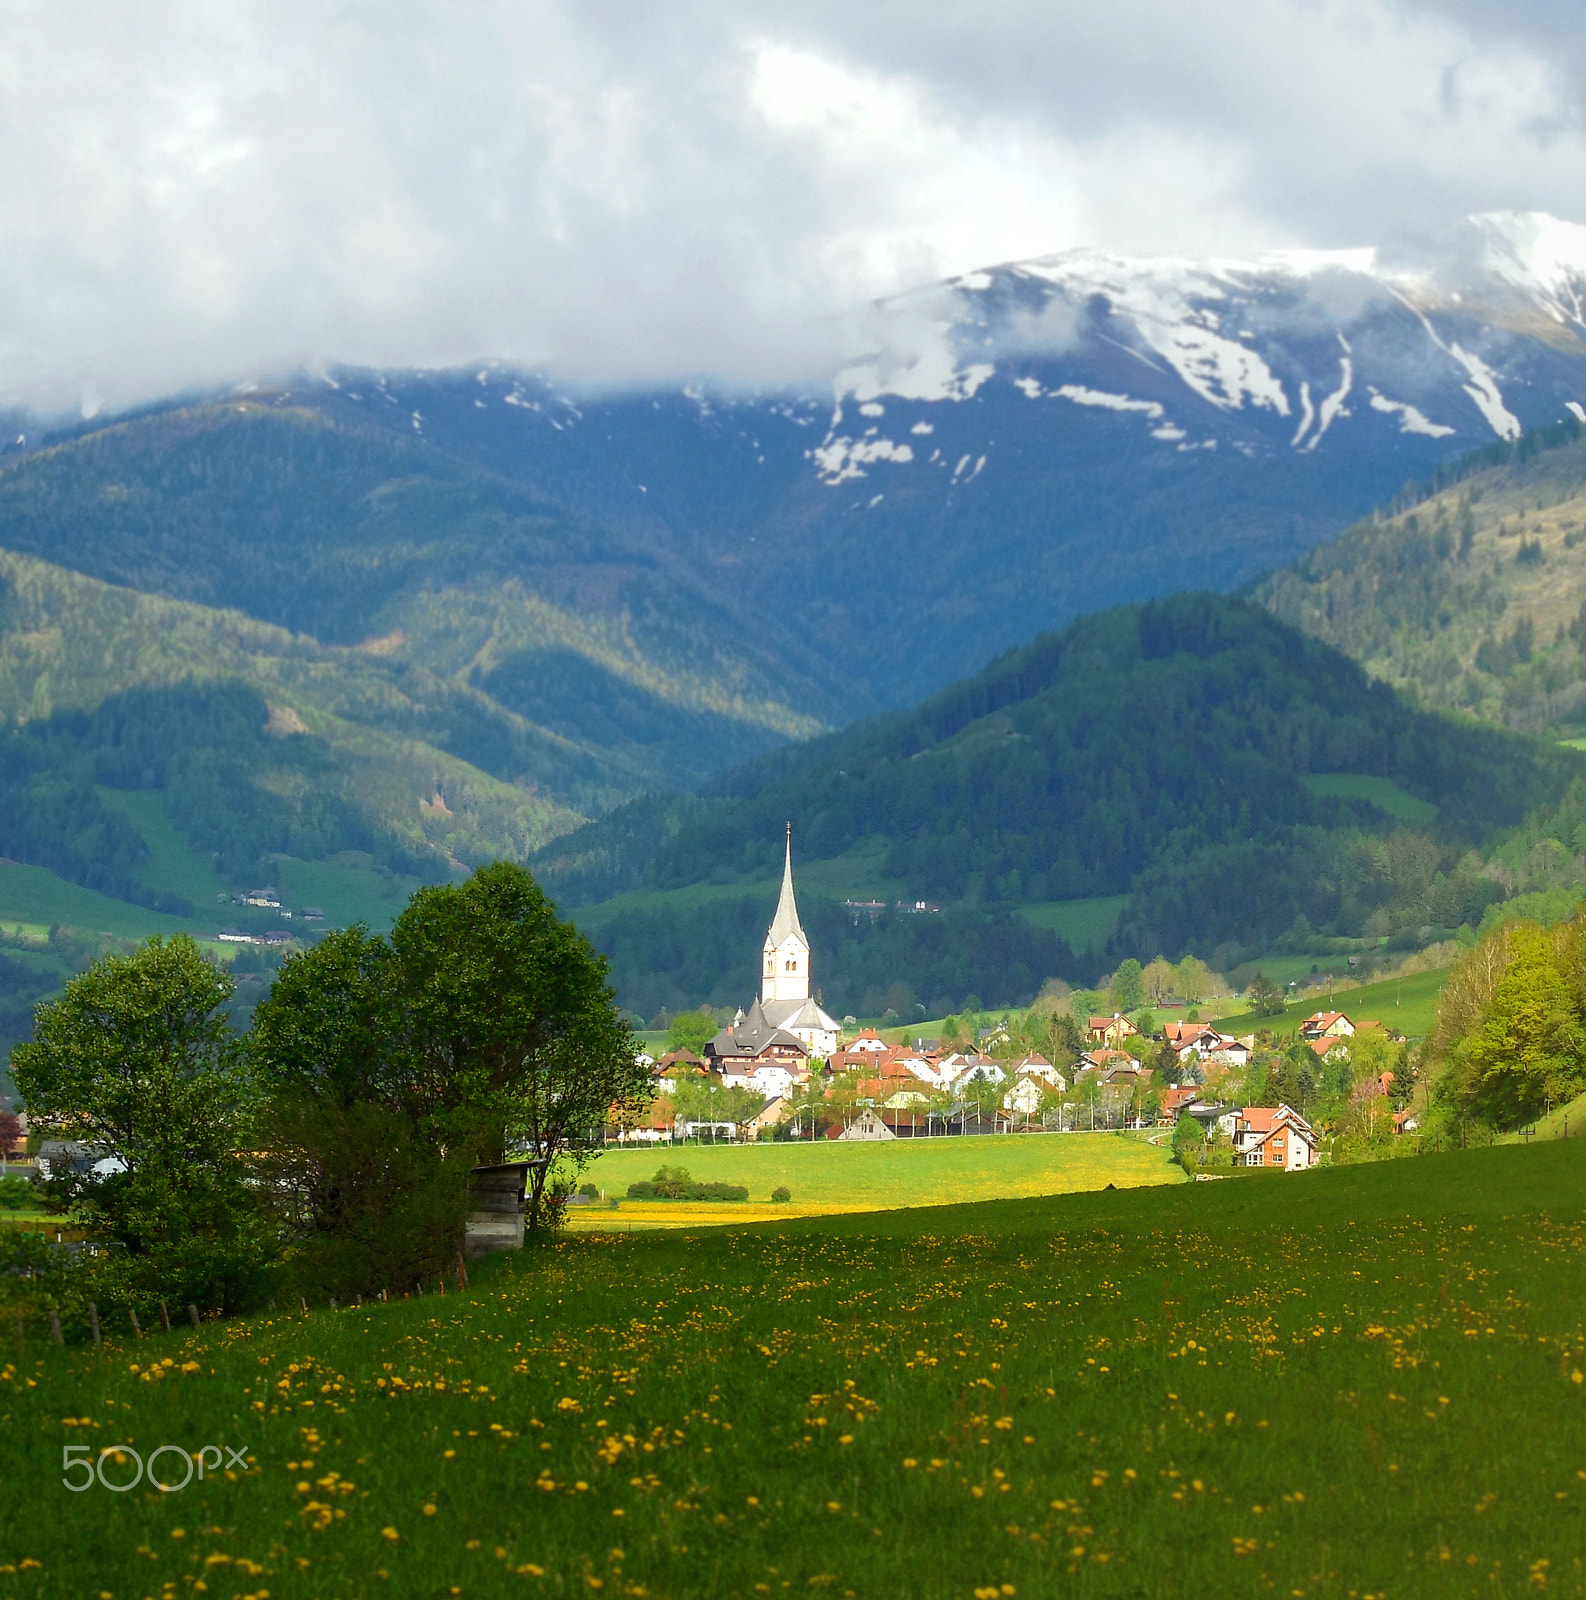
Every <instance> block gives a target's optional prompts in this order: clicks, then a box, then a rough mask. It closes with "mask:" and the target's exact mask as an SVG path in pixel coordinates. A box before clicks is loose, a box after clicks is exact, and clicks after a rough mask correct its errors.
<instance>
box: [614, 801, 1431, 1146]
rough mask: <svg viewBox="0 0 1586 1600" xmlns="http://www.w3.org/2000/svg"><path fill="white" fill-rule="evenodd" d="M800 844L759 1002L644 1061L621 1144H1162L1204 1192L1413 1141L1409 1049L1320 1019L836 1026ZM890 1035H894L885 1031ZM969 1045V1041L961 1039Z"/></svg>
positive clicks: (1038, 1018) (1335, 1018) (767, 945)
mask: <svg viewBox="0 0 1586 1600" xmlns="http://www.w3.org/2000/svg"><path fill="white" fill-rule="evenodd" d="M811 955H812V953H811V950H810V945H809V941H808V939H807V937H806V936H805V933H804V930H803V927H802V925H801V923H800V921H799V915H798V905H797V899H796V895H795V891H794V884H793V862H792V836H791V830H790V831H789V836H788V841H787V850H786V855H785V858H784V865H783V877H782V887H781V894H780V897H779V899H778V903H777V908H776V914H775V916H774V917H773V919H772V922H771V925H770V927H769V929H768V930H767V933H766V937H765V942H764V946H763V948H762V952H761V958H762V959H761V984H760V994H759V997H758V998H757V999H756V1000H754V1002H753V1003H752V1004H751V1005H750V1006H749V1007H748V1009H747V1010H739V1011H738V1012H737V1014H736V1015H735V1016H734V1017H733V1020H732V1021H731V1022H730V1023H729V1024H728V1025H727V1026H725V1027H722V1028H720V1029H719V1030H718V1031H716V1032H715V1033H714V1034H713V1035H712V1036H710V1037H709V1038H707V1039H705V1040H704V1042H703V1045H702V1047H701V1048H697V1049H696V1048H690V1047H689V1046H688V1045H686V1044H677V1045H675V1046H674V1047H673V1048H671V1049H669V1050H667V1051H666V1052H665V1053H663V1054H661V1055H660V1056H659V1057H656V1058H646V1059H647V1060H648V1062H649V1065H650V1067H651V1071H652V1081H653V1087H654V1089H655V1094H654V1097H653V1099H652V1100H651V1102H650V1105H649V1107H648V1109H647V1111H646V1112H645V1113H643V1114H642V1115H641V1116H639V1117H637V1118H633V1117H630V1118H627V1119H623V1120H620V1121H615V1122H614V1123H613V1124H612V1125H611V1126H610V1127H609V1128H608V1129H607V1132H606V1138H607V1142H608V1143H611V1144H617V1145H632V1144H678V1143H687V1142H693V1141H699V1142H707V1143H717V1142H734V1141H743V1140H762V1141H764V1140H788V1139H795V1140H796V1139H802V1140H817V1139H820V1140H838V1141H881V1140H893V1139H933V1138H954V1137H958V1138H962V1137H975V1136H982V1135H1017V1134H1032V1133H1081V1132H1096V1131H1101V1130H1109V1129H1123V1130H1136V1131H1140V1130H1150V1129H1161V1130H1167V1132H1166V1133H1165V1135H1163V1136H1166V1137H1170V1138H1171V1141H1172V1144H1173V1147H1174V1151H1175V1154H1176V1155H1177V1156H1178V1158H1179V1159H1180V1161H1181V1162H1182V1163H1183V1164H1184V1165H1185V1167H1186V1169H1187V1170H1191V1171H1192V1172H1193V1174H1194V1175H1195V1176H1202V1177H1203V1176H1210V1175H1214V1172H1215V1169H1217V1168H1219V1167H1224V1168H1230V1169H1231V1168H1235V1167H1263V1168H1271V1169H1275V1170H1281V1171H1284V1172H1298V1171H1304V1170H1306V1169H1308V1168H1310V1167H1313V1166H1315V1165H1316V1164H1317V1163H1318V1161H1319V1160H1320V1159H1322V1158H1323V1156H1324V1152H1325V1151H1326V1149H1327V1147H1328V1146H1329V1145H1330V1144H1332V1143H1333V1142H1335V1141H1336V1140H1337V1139H1339V1138H1344V1139H1349V1138H1354V1139H1357V1140H1366V1141H1376V1142H1379V1143H1380V1142H1382V1141H1384V1140H1391V1139H1394V1138H1396V1137H1398V1136H1399V1135H1401V1134H1403V1133H1405V1132H1413V1131H1414V1130H1415V1128H1416V1126H1417V1119H1416V1114H1415V1112H1414V1110H1413V1109H1411V1106H1410V1101H1411V1098H1412V1093H1411V1091H1412V1090H1413V1074H1412V1071H1411V1069H1410V1065H1409V1054H1408V1052H1407V1050H1405V1048H1404V1045H1403V1041H1402V1040H1400V1039H1398V1038H1397V1037H1395V1036H1394V1035H1392V1034H1390V1033H1389V1032H1388V1031H1387V1030H1385V1029H1384V1028H1382V1027H1381V1026H1380V1025H1378V1024H1375V1023H1362V1024H1360V1025H1358V1026H1357V1024H1356V1023H1355V1022H1353V1021H1352V1020H1351V1019H1350V1018H1349V1017H1348V1016H1347V1015H1346V1014H1345V1013H1343V1012H1342V1011H1334V1010H1318V1011H1317V1012H1315V1013H1313V1014H1312V1015H1311V1016H1309V1017H1307V1018H1306V1019H1305V1020H1304V1021H1303V1022H1302V1023H1301V1024H1300V1026H1299V1028H1298V1030H1297V1031H1296V1033H1295V1034H1294V1036H1292V1037H1288V1038H1280V1037H1278V1036H1276V1035H1274V1034H1273V1033H1272V1032H1271V1031H1270V1030H1266V1029H1261V1030H1257V1031H1252V1032H1249V1033H1244V1034H1240V1035H1234V1034H1230V1033H1225V1032H1222V1031H1219V1029H1217V1028H1215V1027H1213V1026H1212V1025H1211V1024H1209V1023H1204V1022H1201V1021H1199V1020H1198V1018H1197V1016H1196V1014H1195V1012H1194V1011H1193V1009H1192V1010H1191V1012H1190V1015H1189V1016H1188V1017H1187V1018H1185V1019H1184V1020H1168V1021H1166V1022H1163V1023H1160V1024H1157V1023H1156V1019H1155V1016H1154V1014H1152V1015H1150V1016H1146V1015H1144V1014H1141V1013H1137V1019H1138V1022H1144V1023H1145V1027H1144V1028H1142V1027H1141V1026H1139V1025H1137V1020H1131V1017H1130V1016H1129V1015H1126V1014H1124V1013H1123V1012H1121V1011H1115V1012H1113V1013H1112V1014H1110V1015H1092V1014H1085V1015H1083V1016H1075V1015H1073V1013H1072V1011H1071V1010H1067V1009H1064V1008H1063V1007H1062V1006H1061V1005H1058V1004H1048V1005H1045V1006H1042V1005H1039V1004H1038V1005H1037V1006H1036V1007H1033V1008H1031V1009H1030V1010H1029V1011H1028V1012H1027V1013H1024V1014H1022V1015H1011V1014H1005V1015H1003V1016H1002V1017H1001V1018H1000V1020H997V1021H991V1022H988V1023H987V1024H986V1025H984V1026H975V1027H974V1028H973V1029H972V1030H967V1029H965V1027H964V1026H963V1025H962V1024H960V1023H959V1021H958V1019H948V1023H947V1025H946V1026H945V1027H944V1028H943V1030H942V1034H941V1036H940V1037H925V1036H918V1037H914V1038H912V1039H910V1038H906V1037H905V1038H900V1039H896V1040H893V1041H889V1040H888V1039H887V1038H885V1037H883V1033H882V1031H880V1030H878V1029H876V1028H871V1027H866V1028H859V1027H854V1026H848V1025H847V1024H849V1023H851V1022H852V1019H845V1024H839V1023H838V1022H837V1021H836V1019H834V1018H833V1017H831V1016H829V1015H828V1014H827V1013H826V1012H825V1011H824V1010H823V1009H822V1007H821V1005H820V1003H819V1000H818V999H817V998H816V996H815V991H813V989H812V971H811ZM891 1031H892V1032H894V1033H897V1032H899V1031H900V1030H891ZM966 1032H968V1033H970V1034H971V1036H969V1037H966V1036H965V1034H966Z"/></svg>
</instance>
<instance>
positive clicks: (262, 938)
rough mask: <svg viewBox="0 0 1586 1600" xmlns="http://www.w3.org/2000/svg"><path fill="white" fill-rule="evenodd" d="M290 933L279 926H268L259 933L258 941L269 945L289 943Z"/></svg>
mask: <svg viewBox="0 0 1586 1600" xmlns="http://www.w3.org/2000/svg"><path fill="white" fill-rule="evenodd" d="M291 942H292V935H291V934H289V933H287V932H286V931H285V930H284V929H281V928H270V929H268V930H266V931H265V932H264V933H261V934H260V935H259V943H260V944H267V945H271V946H280V945H283V944H291Z"/></svg>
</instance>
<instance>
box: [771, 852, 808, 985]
mask: <svg viewBox="0 0 1586 1600" xmlns="http://www.w3.org/2000/svg"><path fill="white" fill-rule="evenodd" d="M809 997H810V946H809V940H808V939H806V938H805V937H804V928H803V925H802V924H801V923H800V922H799V908H798V901H797V900H796V899H795V898H794V895H793V824H792V823H791V822H790V823H788V825H787V852H786V854H785V855H784V856H783V858H782V893H781V895H780V896H779V897H778V898H777V903H776V915H775V916H774V917H772V919H771V926H770V928H769V929H767V931H766V936H765V960H764V963H763V965H762V973H761V980H760V999H761V1000H762V1001H771V1000H808V999H809Z"/></svg>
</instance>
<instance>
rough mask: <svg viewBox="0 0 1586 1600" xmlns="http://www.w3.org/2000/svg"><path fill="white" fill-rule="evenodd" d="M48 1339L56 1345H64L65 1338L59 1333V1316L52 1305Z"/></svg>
mask: <svg viewBox="0 0 1586 1600" xmlns="http://www.w3.org/2000/svg"><path fill="white" fill-rule="evenodd" d="M50 1338H51V1339H53V1340H54V1341H55V1343H56V1344H65V1343H66V1336H65V1335H64V1334H63V1333H62V1332H61V1314H60V1312H59V1311H58V1310H57V1309H56V1307H55V1306H54V1305H53V1304H51V1306H50Z"/></svg>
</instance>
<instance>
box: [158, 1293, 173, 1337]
mask: <svg viewBox="0 0 1586 1600" xmlns="http://www.w3.org/2000/svg"><path fill="white" fill-rule="evenodd" d="M160 1326H161V1327H162V1328H164V1329H165V1331H166V1332H167V1333H169V1332H170V1331H171V1313H170V1312H169V1311H167V1310H166V1309H165V1302H164V1301H163V1300H162V1301H161V1302H160Z"/></svg>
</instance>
